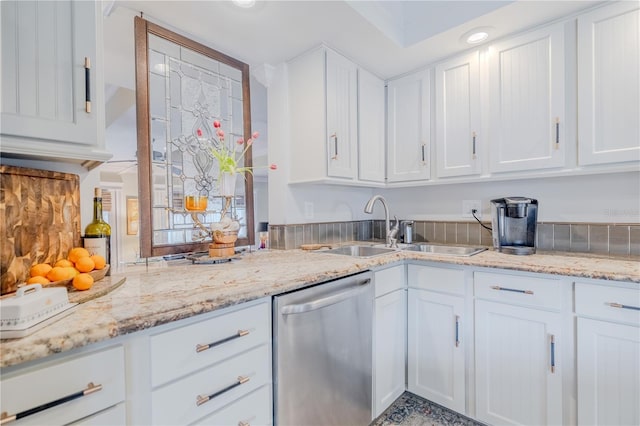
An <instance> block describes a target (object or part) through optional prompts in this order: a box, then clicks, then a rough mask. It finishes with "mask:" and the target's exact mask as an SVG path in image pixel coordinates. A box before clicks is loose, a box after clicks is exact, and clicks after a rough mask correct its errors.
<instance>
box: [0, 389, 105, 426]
mask: <svg viewBox="0 0 640 426" xmlns="http://www.w3.org/2000/svg"><path fill="white" fill-rule="evenodd" d="M100 390H102V385H94V384H93V382H91V383H89V384H88V385H87V388H86V389H83V390H81V391H79V392H76V393H72V394H71V395H67V396H63V397H62V398H58V399H56V400H55V401H51V402H47V403H44V404H42V405H39V406H37V407H34V408H30V409H28V410H25V411H21V412H19V413H17V414H12V415H9V414H8V413H7V412H3V413H2V414H1V415H0V425H3V424H6V423H11V422H13V421H16V420H19V419H23V418H25V417H27V416H30V415H32V414H36V413H39V412H41V411H44V410H47V409H49V408H53V407H55V406H58V405H60V404H64V403H65V402H69V401H73V400H74V399H78V398H82V397H83V396H87V395H90V394H92V393H94V392H98V391H100Z"/></svg>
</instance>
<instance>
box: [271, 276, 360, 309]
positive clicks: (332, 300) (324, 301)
mask: <svg viewBox="0 0 640 426" xmlns="http://www.w3.org/2000/svg"><path fill="white" fill-rule="evenodd" d="M370 282H371V278H367V279H364V280H361V281H358V282H357V283H355V284H354V285H353V286H351V287H349V288H348V289H347V290H342V291H339V292H336V293H333V294H330V295H328V296H325V297H321V298H319V299H315V300H312V301H310V302H304V303H296V304H292V305H285V306H283V307H282V308H280V313H281V314H282V315H290V314H304V313H306V312H310V311H315V310H317V309H322V308H326V307H327V306H331V305H335V304H336V303H338V302H342V301H343V300H346V299H348V298H350V297H352V296H354V295H355V294H357V293H360V291H361V290H362V288H363V287H364V286H365V285H367V284H369V283H370Z"/></svg>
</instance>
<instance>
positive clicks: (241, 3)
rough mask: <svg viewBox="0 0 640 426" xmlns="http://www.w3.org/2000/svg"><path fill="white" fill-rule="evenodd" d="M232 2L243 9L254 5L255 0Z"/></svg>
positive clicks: (234, 0)
mask: <svg viewBox="0 0 640 426" xmlns="http://www.w3.org/2000/svg"><path fill="white" fill-rule="evenodd" d="M232 1H233V4H235V5H236V6H238V7H242V8H243V9H249V8H250V7H253V6H255V5H256V0H232Z"/></svg>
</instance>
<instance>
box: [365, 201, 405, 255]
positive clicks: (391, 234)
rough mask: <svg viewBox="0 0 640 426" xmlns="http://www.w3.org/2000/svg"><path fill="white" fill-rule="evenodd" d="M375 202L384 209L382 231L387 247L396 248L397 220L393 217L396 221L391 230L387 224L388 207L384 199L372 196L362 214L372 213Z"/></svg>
mask: <svg viewBox="0 0 640 426" xmlns="http://www.w3.org/2000/svg"><path fill="white" fill-rule="evenodd" d="M377 200H380V202H381V203H382V207H384V229H385V235H386V237H387V246H388V247H397V246H398V244H397V241H398V238H397V235H398V230H399V229H400V228H399V222H398V218H397V217H395V216H394V218H395V220H396V224H395V225H394V227H393V229H392V228H391V226H390V223H389V207H387V201H386V200H385V199H384V197H383V196H382V195H374V196H373V197H371V199H370V200H369V201H367V205H366V206H364V212H365V213H368V214H371V213H373V205H374V203H375V202H376V201H377Z"/></svg>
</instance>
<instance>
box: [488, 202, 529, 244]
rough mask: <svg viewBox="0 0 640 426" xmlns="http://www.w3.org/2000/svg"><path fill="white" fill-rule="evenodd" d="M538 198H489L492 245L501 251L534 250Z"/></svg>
mask: <svg viewBox="0 0 640 426" xmlns="http://www.w3.org/2000/svg"><path fill="white" fill-rule="evenodd" d="M537 220H538V200H534V199H533V198H527V197H505V198H498V199H496V200H491V225H492V228H493V247H494V248H495V249H496V250H498V251H499V252H501V253H508V254H533V253H535V252H536V229H537Z"/></svg>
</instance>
